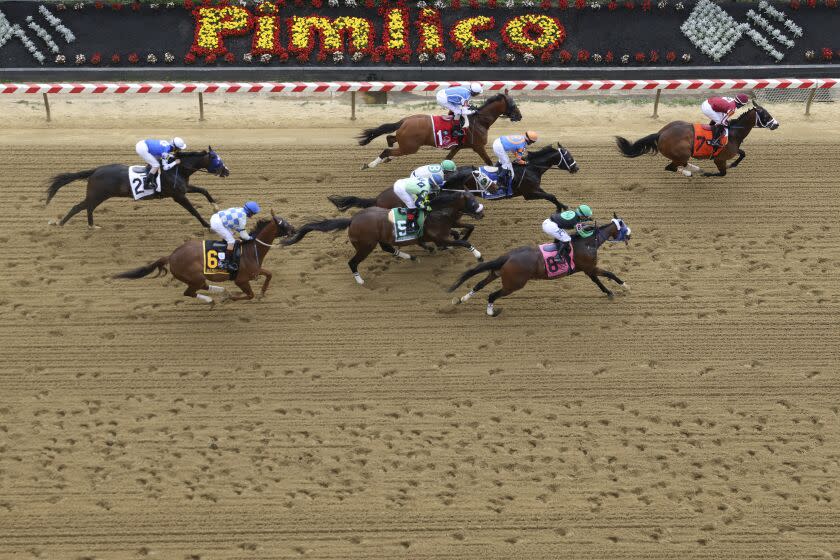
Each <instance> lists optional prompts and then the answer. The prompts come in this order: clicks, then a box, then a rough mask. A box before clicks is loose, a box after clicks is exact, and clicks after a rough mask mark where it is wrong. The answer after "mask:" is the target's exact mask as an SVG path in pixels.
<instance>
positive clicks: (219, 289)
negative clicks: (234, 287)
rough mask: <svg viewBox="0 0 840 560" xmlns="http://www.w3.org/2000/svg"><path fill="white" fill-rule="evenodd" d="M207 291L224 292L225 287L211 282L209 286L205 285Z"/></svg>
mask: <svg viewBox="0 0 840 560" xmlns="http://www.w3.org/2000/svg"><path fill="white" fill-rule="evenodd" d="M207 291H208V292H210V293H211V294H220V293H222V292H224V291H225V289H224V288H223V287H222V286H214V285H213V284H210V285H209V286H207Z"/></svg>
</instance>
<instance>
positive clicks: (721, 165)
mask: <svg viewBox="0 0 840 560" xmlns="http://www.w3.org/2000/svg"><path fill="white" fill-rule="evenodd" d="M715 166H716V167H717V168H718V172H717V173H703V176H704V177H725V176H726V160H725V159H716V160H715Z"/></svg>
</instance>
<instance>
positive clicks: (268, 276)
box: [257, 268, 272, 297]
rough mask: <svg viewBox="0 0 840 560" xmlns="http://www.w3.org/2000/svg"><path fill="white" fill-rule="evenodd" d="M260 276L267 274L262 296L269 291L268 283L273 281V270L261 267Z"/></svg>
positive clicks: (261, 292) (261, 291) (261, 290)
mask: <svg viewBox="0 0 840 560" xmlns="http://www.w3.org/2000/svg"><path fill="white" fill-rule="evenodd" d="M257 275H258V276H260V275H261V276H265V282H263V285H262V288H261V289H260V297H262V296H264V295H265V293H266V292H267V291H268V285H269V283H270V282H271V277H272V274H271V271H270V270H268V269H267V268H260V271H259V272H258V273H257Z"/></svg>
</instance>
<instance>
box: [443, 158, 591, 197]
mask: <svg viewBox="0 0 840 560" xmlns="http://www.w3.org/2000/svg"><path fill="white" fill-rule="evenodd" d="M526 161H527V163H526V164H525V165H514V166H513V180H512V181H511V187H512V191H513V193H512V194H511V195H510V196H509V197H506V198H513V197H516V196H521V197H524V198H525V200H538V199H541V200H547V201H549V202H551V203H552V204H554V206H555V207H556V208H557V211H558V212H560V211H563V210H566V209H567V208H568V207H567V206H566V205H565V204H563V203H562V202H559V201H558V200H557V197H556V196H554V195H553V194H551V193H547V192H545V191H544V190H542V188H541V187H540V183H541V182H542V176H543V174H544V173H545V172H546V171H547V170H549V169H551V168H553V167H556V168H557V169H561V170H563V169H565V170H566V171H568V172H569V173H572V174H574V173H577V172H578V171H579V170H580V167H579V166H578V164H577V162H576V161H575V158H574V157H573V156H572V154H571V152H569V150H567V149H566V148H564V147H563V146H562V145H561V144H560V143H558V144H557V146H556V147H555V146H553V145H551V146H546V147H544V148H542V149H540V150H539V151H536V152H528V156H527V158H526ZM478 173H479V172H478V170H477V168H476V167H473V166H469V165H468V166H463V167H459V168H458V171H456V172H455V174H454V175H453V176H452V177H450V178H449V179H447V181H446V183H445V184H444V185H443V188H444V189H457V188H465V189H470V190H481V188H480V185H479V184H478V182H477V174H478ZM490 192H495V191H490Z"/></svg>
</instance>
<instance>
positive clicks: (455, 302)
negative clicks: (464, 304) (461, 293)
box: [452, 296, 461, 305]
mask: <svg viewBox="0 0 840 560" xmlns="http://www.w3.org/2000/svg"><path fill="white" fill-rule="evenodd" d="M460 303H461V298H459V297H457V296H456V297H454V298H452V305H459V304H460Z"/></svg>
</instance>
